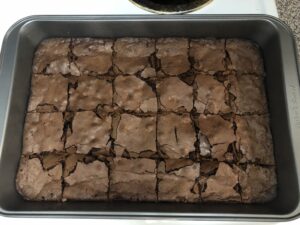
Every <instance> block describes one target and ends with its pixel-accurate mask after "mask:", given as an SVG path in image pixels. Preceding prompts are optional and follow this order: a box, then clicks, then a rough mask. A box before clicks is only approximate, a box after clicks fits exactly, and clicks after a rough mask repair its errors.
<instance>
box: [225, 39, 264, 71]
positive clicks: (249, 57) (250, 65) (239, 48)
mask: <svg viewBox="0 0 300 225" xmlns="http://www.w3.org/2000/svg"><path fill="white" fill-rule="evenodd" d="M226 51H227V53H228V56H229V58H230V62H231V63H230V64H229V65H228V68H229V69H232V70H235V71H237V72H238V73H241V74H248V73H250V74H258V75H262V74H263V73H264V65H263V60H262V57H261V53H260V50H259V47H258V46H257V45H256V44H254V43H253V42H251V41H248V40H240V39H228V40H226Z"/></svg>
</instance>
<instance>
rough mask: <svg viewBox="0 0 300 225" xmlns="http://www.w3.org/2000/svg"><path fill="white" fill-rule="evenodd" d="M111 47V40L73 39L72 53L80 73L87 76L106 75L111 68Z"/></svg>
mask: <svg viewBox="0 0 300 225" xmlns="http://www.w3.org/2000/svg"><path fill="white" fill-rule="evenodd" d="M112 46H113V41H112V40H111V39H95V38H77V39H75V40H74V41H73V49H72V52H73V54H74V55H75V58H76V59H75V64H76V65H77V66H78V68H79V70H80V72H81V73H82V74H89V75H103V74H107V73H108V71H109V69H110V68H111V67H112V52H113V50H112Z"/></svg>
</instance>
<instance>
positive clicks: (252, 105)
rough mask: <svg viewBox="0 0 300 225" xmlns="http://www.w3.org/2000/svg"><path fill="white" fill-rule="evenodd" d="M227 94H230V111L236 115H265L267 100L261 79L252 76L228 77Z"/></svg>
mask: <svg viewBox="0 0 300 225" xmlns="http://www.w3.org/2000/svg"><path fill="white" fill-rule="evenodd" d="M228 82H229V92H230V93H231V94H232V96H233V97H234V98H233V101H232V102H231V104H232V109H233V110H234V111H235V112H236V113H238V114H245V113H258V114H261V113H266V112H267V99H266V95H265V90H264V85H263V79H262V78H261V77H257V76H252V75H230V76H229V77H228Z"/></svg>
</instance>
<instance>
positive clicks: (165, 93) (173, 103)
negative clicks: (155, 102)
mask: <svg viewBox="0 0 300 225" xmlns="http://www.w3.org/2000/svg"><path fill="white" fill-rule="evenodd" d="M156 89H157V93H158V95H159V102H160V108H161V110H164V111H173V112H185V111H187V112H190V111H191V110H192V108H193V87H192V86H189V85H187V84H186V83H185V82H183V81H182V80H180V79H179V78H178V77H169V78H165V79H162V80H161V81H159V82H158V83H157V87H156Z"/></svg>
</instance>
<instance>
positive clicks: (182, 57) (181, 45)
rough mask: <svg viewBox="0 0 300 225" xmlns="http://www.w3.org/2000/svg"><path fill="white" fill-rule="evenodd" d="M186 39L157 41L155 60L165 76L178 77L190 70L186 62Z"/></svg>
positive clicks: (187, 45)
mask: <svg viewBox="0 0 300 225" xmlns="http://www.w3.org/2000/svg"><path fill="white" fill-rule="evenodd" d="M188 47H189V43H188V39H186V38H161V39H158V40H157V43H156V49H157V54H156V56H157V58H158V59H159V61H160V67H161V70H162V71H163V72H164V73H165V74H166V75H178V74H182V73H185V72H187V71H188V70H189V69H190V62H189V60H188Z"/></svg>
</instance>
